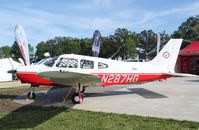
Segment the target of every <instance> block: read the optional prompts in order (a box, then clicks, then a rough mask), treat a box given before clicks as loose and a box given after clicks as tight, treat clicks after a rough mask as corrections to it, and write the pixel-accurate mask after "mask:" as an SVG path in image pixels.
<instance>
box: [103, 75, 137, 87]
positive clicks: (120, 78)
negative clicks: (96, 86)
mask: <svg viewBox="0 0 199 130" xmlns="http://www.w3.org/2000/svg"><path fill="white" fill-rule="evenodd" d="M99 78H100V80H101V81H102V84H104V85H114V84H128V83H133V82H137V81H138V79H139V75H138V74H101V75H99Z"/></svg>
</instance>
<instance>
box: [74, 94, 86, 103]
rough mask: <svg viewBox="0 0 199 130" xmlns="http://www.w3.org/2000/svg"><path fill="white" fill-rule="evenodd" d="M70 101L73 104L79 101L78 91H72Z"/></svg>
mask: <svg viewBox="0 0 199 130" xmlns="http://www.w3.org/2000/svg"><path fill="white" fill-rule="evenodd" d="M83 98H84V96H82V99H83ZM71 101H72V102H73V103H74V104H79V103H80V99H79V95H78V93H74V94H73V95H72V97H71Z"/></svg>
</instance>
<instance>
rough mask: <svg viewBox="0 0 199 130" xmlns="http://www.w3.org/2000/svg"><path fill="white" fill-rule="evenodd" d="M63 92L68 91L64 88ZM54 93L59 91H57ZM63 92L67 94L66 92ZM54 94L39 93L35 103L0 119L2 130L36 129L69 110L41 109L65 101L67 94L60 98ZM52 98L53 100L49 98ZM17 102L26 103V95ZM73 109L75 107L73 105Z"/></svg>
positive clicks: (0, 129)
mask: <svg viewBox="0 0 199 130" xmlns="http://www.w3.org/2000/svg"><path fill="white" fill-rule="evenodd" d="M63 90H66V88H62V91H63ZM53 91H57V89H55V90H53ZM63 92H65V93H66V91H63ZM52 94H53V93H52V91H51V90H49V91H48V92H47V93H45V94H42V93H40V92H39V93H37V98H36V100H35V101H34V102H32V103H30V104H28V105H24V106H22V107H20V108H18V109H16V110H14V111H12V112H11V113H9V114H7V115H5V116H3V117H2V118H1V119H0V130H7V129H27V128H34V127H36V126H38V125H40V124H42V123H44V122H45V121H48V120H50V119H51V118H53V117H55V116H56V115H58V114H60V113H62V112H63V111H66V110H67V108H63V107H59V108H58V107H41V105H42V106H51V104H53V103H60V102H62V101H63V98H62V96H63V97H64V96H65V94H64V95H63V94H59V95H57V96H58V97H56V95H53V96H52ZM45 96H46V97H45ZM50 96H51V98H49V97H50ZM42 97H45V98H44V100H42V99H41V98H42ZM16 100H24V101H25V100H26V95H23V96H19V97H17V99H16ZM26 101H28V100H26ZM71 107H73V105H72V104H71Z"/></svg>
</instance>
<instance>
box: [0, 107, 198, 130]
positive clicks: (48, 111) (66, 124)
mask: <svg viewBox="0 0 199 130" xmlns="http://www.w3.org/2000/svg"><path fill="white" fill-rule="evenodd" d="M7 129H34V130H63V129H69V130H101V129H102V130H108V129H113V130H132V129H135V130H139V129H147V130H149V129H151V130H154V129H156V130H165V129H169V130H170V129H179V130H181V129H185V130H186V129H199V123H198V122H189V121H176V120H168V119H159V118H151V117H140V116H133V115H124V114H112V113H102V112H90V111H82V110H74V109H67V108H55V107H54V108H53V107H46V108H41V107H34V108H29V109H28V108H25V109H24V108H23V107H22V108H20V109H18V110H16V111H14V112H11V113H5V112H0V130H7Z"/></svg>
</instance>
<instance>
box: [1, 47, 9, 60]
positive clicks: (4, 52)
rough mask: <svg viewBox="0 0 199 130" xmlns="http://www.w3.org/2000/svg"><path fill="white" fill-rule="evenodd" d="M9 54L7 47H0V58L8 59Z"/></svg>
mask: <svg viewBox="0 0 199 130" xmlns="http://www.w3.org/2000/svg"><path fill="white" fill-rule="evenodd" d="M10 52H11V48H10V47H9V46H2V47H0V58H9V57H10V56H11V54H10Z"/></svg>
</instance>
